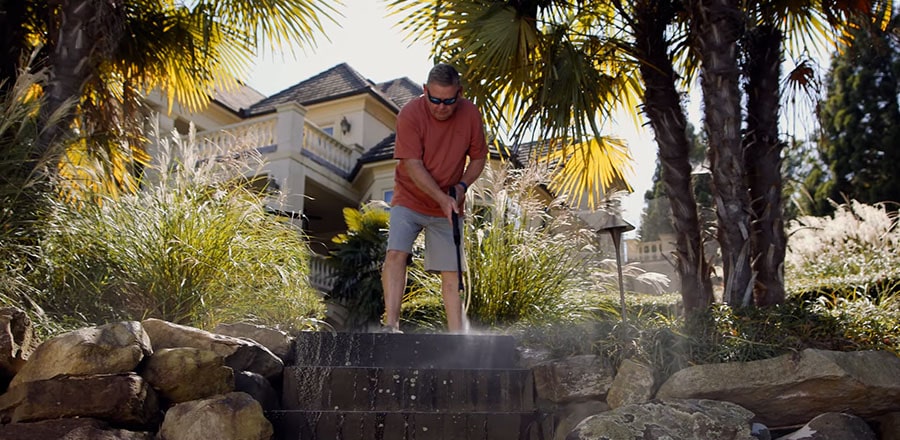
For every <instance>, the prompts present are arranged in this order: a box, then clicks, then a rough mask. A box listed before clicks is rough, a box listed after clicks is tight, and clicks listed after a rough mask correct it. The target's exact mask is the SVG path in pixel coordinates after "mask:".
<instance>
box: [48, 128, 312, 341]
mask: <svg viewBox="0 0 900 440" xmlns="http://www.w3.org/2000/svg"><path fill="white" fill-rule="evenodd" d="M156 137H157V139H158V159H159V162H158V166H157V167H155V168H153V169H151V170H148V172H147V174H146V175H145V177H144V178H143V180H142V189H141V190H140V191H138V192H137V193H135V194H130V195H123V196H119V197H113V196H108V195H104V194H92V193H89V192H85V194H86V197H85V200H87V201H83V202H81V203H71V202H66V201H61V200H54V201H53V203H54V205H53V206H54V209H53V211H52V212H51V214H50V215H49V216H48V218H47V219H46V222H45V223H44V224H43V229H44V233H45V238H44V240H43V241H42V243H41V248H42V258H44V264H45V265H46V268H45V270H44V278H43V279H42V280H41V282H42V283H43V284H44V287H45V289H44V290H45V291H46V292H47V293H46V295H45V297H44V298H42V300H43V301H42V304H44V306H45V307H46V308H47V310H48V311H50V312H52V313H53V314H54V315H56V316H58V317H74V318H75V319H82V320H84V321H86V322H92V323H97V322H105V321H111V320H120V319H144V318H148V317H155V318H160V319H165V320H169V321H172V322H177V323H182V324H188V325H194V326H198V327H202V328H209V327H211V326H214V325H215V324H217V323H219V322H223V321H232V320H239V319H240V320H250V321H257V322H260V323H267V324H278V325H282V326H286V327H288V328H299V327H305V326H309V325H310V323H311V322H312V321H311V320H315V319H318V318H320V317H321V316H322V312H323V307H322V304H321V301H320V298H319V297H318V295H317V293H316V292H315V291H314V289H313V288H312V287H311V286H310V285H309V283H308V281H307V279H308V273H309V268H308V264H307V262H308V258H309V250H308V248H307V244H306V241H305V238H304V237H303V236H302V234H301V232H300V231H299V229H297V228H295V227H293V226H292V225H290V224H288V223H285V222H283V221H281V220H279V219H278V218H276V217H274V216H272V215H270V214H268V213H267V212H266V209H265V206H264V201H265V200H266V197H272V196H273V195H272V194H268V193H265V192H263V191H260V190H258V189H254V188H256V186H254V184H253V182H250V181H248V180H247V179H245V178H243V176H245V175H254V173H255V172H257V171H258V170H259V169H258V168H256V169H254V168H252V166H251V165H254V159H256V162H255V164H257V165H258V164H259V159H258V157H253V156H251V155H249V154H248V153H246V152H243V153H242V154H234V153H230V154H226V153H228V152H223V151H218V152H205V153H203V155H201V154H200V153H199V152H198V150H199V149H198V148H197V146H196V145H195V143H194V142H193V136H191V138H190V139H189V140H188V141H183V140H182V139H180V138H179V137H178V136H177V135H176V136H174V137H173V138H171V139H169V138H164V137H160V136H159V135H158V134H156ZM86 174H87V173H86ZM85 187H87V185H85Z"/></svg>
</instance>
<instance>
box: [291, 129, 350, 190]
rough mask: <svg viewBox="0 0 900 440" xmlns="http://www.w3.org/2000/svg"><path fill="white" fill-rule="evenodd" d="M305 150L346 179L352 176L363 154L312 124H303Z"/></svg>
mask: <svg viewBox="0 0 900 440" xmlns="http://www.w3.org/2000/svg"><path fill="white" fill-rule="evenodd" d="M303 150H304V151H305V152H308V153H311V154H312V155H313V156H314V157H315V158H318V159H320V160H322V161H324V162H325V164H327V165H329V166H330V167H332V168H334V169H335V170H336V171H338V172H339V173H342V174H343V176H344V177H346V176H348V175H350V172H351V171H352V170H353V166H354V165H356V159H358V158H359V156H360V153H361V152H360V151H358V150H356V149H354V148H351V147H348V146H346V145H344V144H342V143H340V142H338V141H337V140H336V139H334V138H333V137H331V136H330V135H329V134H328V133H325V132H324V131H322V129H320V128H319V127H316V126H315V125H313V124H310V123H305V124H303Z"/></svg>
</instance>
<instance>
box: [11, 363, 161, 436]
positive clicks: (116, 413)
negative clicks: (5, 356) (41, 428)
mask: <svg viewBox="0 0 900 440" xmlns="http://www.w3.org/2000/svg"><path fill="white" fill-rule="evenodd" d="M158 415H159V404H158V402H157V397H156V394H155V393H154V391H153V390H152V389H151V388H150V386H149V385H148V384H147V382H146V381H144V380H143V378H141V377H140V376H138V375H137V374H134V373H123V374H105V375H91V376H58V377H55V378H53V379H45V380H37V381H31V382H25V383H23V384H20V385H17V386H15V387H12V388H10V389H9V391H7V392H6V393H4V394H3V395H0V422H2V423H9V422H31V421H39V420H49V419H59V418H69V417H91V418H96V419H101V420H105V421H108V422H110V423H112V424H115V425H117V426H129V427H136V428H146V427H150V426H152V425H154V424H155V423H157V421H158V420H157V419H158Z"/></svg>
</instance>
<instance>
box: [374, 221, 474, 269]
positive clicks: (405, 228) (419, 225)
mask: <svg viewBox="0 0 900 440" xmlns="http://www.w3.org/2000/svg"><path fill="white" fill-rule="evenodd" d="M460 220H462V219H460ZM423 229H424V230H425V270H427V271H429V272H456V271H457V266H456V244H454V243H453V226H452V225H451V224H450V221H449V220H447V218H446V217H432V216H430V215H425V214H420V213H418V212H416V211H413V210H411V209H409V208H404V207H403V206H392V207H391V224H390V231H389V232H388V245H387V248H388V250H395V251H402V252H406V253H407V254H409V253H412V248H413V242H415V241H416V237H418V236H419V233H420V232H422V230H423ZM460 247H461V249H460V258H461V261H460V264H462V270H463V271H465V270H466V260H465V258H464V257H463V256H464V253H463V249H462V247H463V246H462V243H460Z"/></svg>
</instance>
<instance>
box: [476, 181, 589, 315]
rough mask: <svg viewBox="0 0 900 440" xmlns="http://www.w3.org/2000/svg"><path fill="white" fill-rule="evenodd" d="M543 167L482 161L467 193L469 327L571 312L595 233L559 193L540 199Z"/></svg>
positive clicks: (578, 305)
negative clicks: (477, 178)
mask: <svg viewBox="0 0 900 440" xmlns="http://www.w3.org/2000/svg"><path fill="white" fill-rule="evenodd" d="M546 178H547V174H546V171H545V170H542V169H541V168H538V167H531V168H527V169H522V170H511V169H501V170H499V171H498V170H494V169H490V168H488V169H487V170H486V171H485V173H484V176H483V178H482V179H481V180H480V183H479V185H478V186H477V188H475V191H473V193H472V194H470V196H469V199H470V200H473V201H475V204H474V206H473V207H472V208H471V210H470V211H471V212H473V213H472V215H469V216H467V217H468V218H467V221H466V229H467V231H466V234H465V237H466V240H465V255H466V258H467V261H468V266H469V271H468V272H467V273H466V274H467V283H466V288H467V289H466V301H465V305H466V314H467V316H468V317H469V319H470V321H471V322H472V325H473V326H475V327H488V328H502V327H508V326H510V325H513V324H520V325H521V324H525V323H530V322H546V321H550V320H558V319H571V318H573V317H574V316H575V315H576V314H578V313H580V311H581V310H583V308H584V306H585V304H584V303H583V295H582V293H583V292H584V291H585V288H586V283H587V282H588V280H589V279H590V276H589V273H590V264H591V263H592V262H593V260H592V258H594V257H595V252H594V248H593V244H594V239H595V234H593V232H591V231H589V230H588V229H586V228H585V227H584V225H583V224H582V223H581V222H580V221H579V220H578V219H577V218H576V217H575V215H574V214H573V213H572V211H571V210H569V209H566V208H565V207H564V205H563V200H562V199H556V200H546V198H545V197H543V196H542V193H541V192H540V190H539V188H540V184H541V183H542V182H544V181H546Z"/></svg>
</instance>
